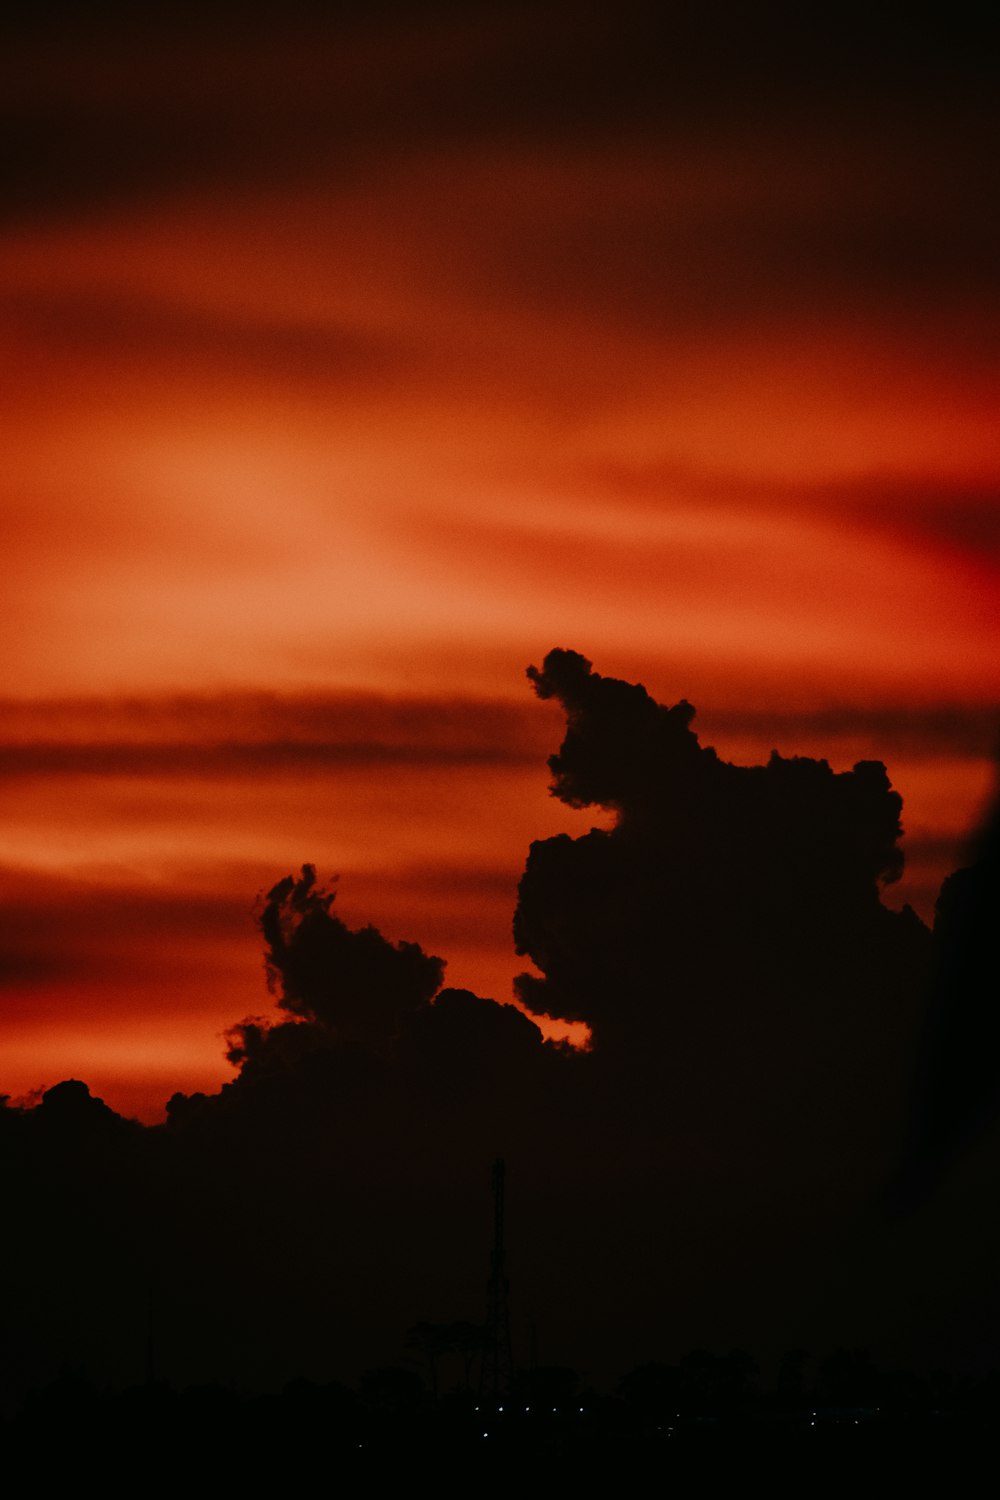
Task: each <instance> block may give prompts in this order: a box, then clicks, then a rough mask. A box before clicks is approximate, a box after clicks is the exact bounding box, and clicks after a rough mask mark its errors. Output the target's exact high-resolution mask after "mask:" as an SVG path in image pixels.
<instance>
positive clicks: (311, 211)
mask: <svg viewBox="0 0 1000 1500" xmlns="http://www.w3.org/2000/svg"><path fill="white" fill-rule="evenodd" d="M806 9H808V8H806ZM891 11H892V8H889V7H885V8H880V14H879V15H878V16H876V17H874V18H873V17H871V16H870V15H865V13H864V12H863V11H862V10H860V9H858V10H856V11H855V10H854V9H852V8H851V7H847V8H842V7H838V8H837V14H836V16H829V17H826V18H817V17H816V16H815V15H812V14H805V13H804V12H803V8H801V7H787V8H785V7H772V6H764V7H756V6H755V7H744V6H738V5H728V6H716V7H697V6H694V7H687V6H680V5H678V6H671V5H665V6H664V5H660V6H655V7H654V6H643V5H631V4H625V5H621V6H616V7H613V8H608V7H603V8H595V9H594V10H588V9H587V8H586V7H583V8H576V7H574V8H573V11H572V19H571V20H570V19H568V17H569V15H570V12H568V11H567V10H566V9H565V8H561V7H557V6H552V5H549V6H546V5H534V6H507V7H504V8H502V9H500V8H498V9H495V10H493V11H488V10H485V9H481V8H476V10H475V13H474V14H473V11H472V8H470V7H463V6H451V7H449V6H445V5H442V6H437V7H425V8H423V9H422V10H421V11H419V12H418V11H416V10H414V8H412V7H409V8H401V7H395V6H367V7H364V8H361V7H357V8H352V7H346V8H341V9H338V11H337V14H336V16H335V17H332V18H331V17H330V16H329V15H327V16H321V15H320V14H319V12H318V11H314V10H313V9H312V8H311V7H308V6H302V5H299V6H296V5H291V6H289V7H283V8H282V10H281V12H280V15H279V14H278V13H277V12H276V11H271V10H268V9H267V8H259V7H258V8H251V9H249V10H247V9H244V10H243V11H241V12H240V13H239V16H238V17H237V14H236V13H235V12H233V13H229V12H228V11H227V10H226V9H225V8H223V9H221V10H218V11H215V12H213V18H212V19H211V20H210V21H206V20H205V19H204V18H199V17H197V15H196V14H195V13H194V12H193V11H191V12H188V11H186V10H184V9H183V8H177V7H169V8H163V9H157V8H156V7H153V8H152V9H150V8H148V7H144V8H143V11H142V15H141V17H140V16H125V15H120V16H115V15H114V14H113V12H108V13H107V14H106V15H104V13H101V15H99V16H97V17H96V19H95V17H94V16H92V15H90V14H88V16H87V17H82V16H74V15H66V16H65V17H60V14H59V12H58V10H55V11H47V12H46V16H45V18H44V19H41V20H38V21H37V22H32V21H31V20H28V21H22V22H21V23H20V25H19V28H18V29H16V30H13V31H11V32H10V34H9V35H8V36H7V37H6V38H5V46H4V48H3V49H2V52H0V73H2V75H3V77H2V90H0V92H2V96H3V98H4V100H5V101H6V102H5V106H4V113H5V119H4V122H3V123H4V134H5V139H7V140H8V141H9V142H14V143H15V144H16V146H17V149H16V150H15V151H14V152H13V153H12V154H11V155H10V158H9V159H8V161H7V163H6V165H5V167H4V172H5V174H6V177H5V181H4V183H3V193H2V196H0V201H2V204H3V223H2V234H0V319H2V323H3V330H4V346H5V351H6V355H5V359H4V361H3V367H2V371H0V380H2V381H3V386H4V390H3V397H4V399H3V404H2V418H0V420H2V422H3V424H4V427H5V429H6V430H5V432H4V439H3V447H4V455H5V462H4V466H3V476H2V481H0V482H2V485H3V498H4V537H5V547H4V555H5V562H6V570H7V578H6V586H5V588H4V590H3V593H2V598H0V611H2V613H3V616H4V621H3V623H4V627H5V639H6V641H7V643H8V647H7V652H6V659H5V673H4V685H3V688H2V694H3V701H2V703H0V767H2V771H3V783H2V788H3V789H2V799H3V819H2V824H0V827H2V834H0V838H2V847H0V901H2V908H3V916H2V919H0V920H2V930H0V1056H2V1066H0V1088H3V1089H4V1090H6V1091H8V1092H10V1093H12V1094H14V1095H15V1096H17V1095H21V1094H24V1093H25V1092H28V1091H30V1090H32V1089H34V1088H37V1087H39V1086H43V1085H49V1084H52V1083H54V1082H56V1081H57V1080H58V1079H59V1078H62V1077H65V1076H74V1075H75V1076H82V1077H84V1078H86V1079H87V1081H88V1082H90V1083H91V1085H92V1086H93V1087H94V1088H95V1090H96V1091H97V1092H100V1093H102V1094H103V1095H104V1097H105V1098H107V1099H108V1101H109V1102H110V1103H112V1104H113V1105H115V1106H116V1107H117V1108H120V1109H124V1110H128V1111H137V1112H139V1113H141V1114H142V1115H143V1116H144V1117H145V1118H156V1117H157V1115H158V1112H159V1110H160V1109H161V1108H162V1104H163V1102H164V1101H165V1099H166V1097H167V1096H168V1095H169V1094H170V1093H171V1092H173V1090H174V1089H176V1088H183V1089H185V1090H190V1089H193V1088H196V1087H202V1088H214V1087H216V1086H217V1085H218V1083H219V1082H220V1081H221V1080H222V1079H223V1078H224V1077H226V1076H227V1073H228V1069H227V1065H226V1064H225V1062H224V1060H223V1058H222V1044H221V1040H220V1037H221V1033H222V1032H223V1031H224V1029H225V1028H226V1026H227V1025H230V1024H232V1023H233V1022H234V1021H237V1020H239V1019H240V1018H241V1017H243V1016H245V1015H247V1014H257V1013H266V1012H267V1011H268V1009H269V1006H270V1000H269V997H268V995H267V993H266V990H265V987H264V982H263V969H262V961H261V952H260V942H259V938H258V935H257V933H256V931H255V927H254V916H253V912H254V903H255V898H256V897H257V895H258V893H259V892H260V891H261V890H263V889H265V888H266V887H267V886H269V885H270V884H271V883H273V881H275V880H276V879H278V878H280V877H281V876H282V875H284V874H286V873H287V872H288V871H289V870H292V869H295V868H297V867H298V866H300V865H301V864H302V863H303V862H304V861H306V860H309V861H312V862H315V863H316V864H317V866H318V868H319V872H320V874H321V876H323V877H329V876H332V875H334V874H339V875H340V877H341V879H340V886H341V896H340V897H339V901H340V908H341V912H342V914H343V915H344V916H345V917H347V918H348V919H349V920H351V921H353V922H366V921H374V922H376V923H377V924H378V925H380V926H381V927H382V928H383V930H384V931H385V932H386V933H387V934H388V935H389V936H391V937H394V938H400V937H406V938H412V939H416V940H418V941H420V942H421V943H422V944H423V945H424V946H425V947H427V948H429V949H430V950H432V951H434V952H438V953H440V954H441V955H442V956H444V957H446V958H447V959H448V960H449V968H448V980H449V982H450V983H452V984H457V985H465V986H469V987H471V988H475V989H477V990H478V991H479V992H480V993H485V994H490V995H493V996H495V997H496V998H498V999H507V998H509V995H510V984H511V979H512V977H513V975H514V974H515V973H516V972H517V971H518V969H519V968H520V967H522V964H520V963H519V961H518V960H517V958H516V955H515V954H514V953H513V949H512V946H511V941H510V917H511V913H512V909H513V904H514V898H515V890H516V884H517V878H518V875H519V873H520V869H521V867H522V865H523V861H524V857H525V854H526V852H527V846H528V843H529V842H530V840H531V839H532V838H536V837H544V836H547V835H549V834H551V833H553V832H556V831H558V830H559V829H560V828H565V829H568V830H570V831H574V830H576V829H585V828H586V827H588V826H589V824H590V821H591V816H590V815H589V814H579V815H575V814H573V813H572V812H571V811H569V810H568V809H566V808H564V807H562V806H560V805H559V804H557V803H555V802H554V801H553V800H552V799H550V798H549V797H548V795H547V791H546V787H547V780H548V776H547V772H546V769H545V765H544V760H545V756H546V754H548V753H550V752H551V751H552V750H554V749H555V748H556V746H557V744H558V741H559V738H560V736H561V727H560V720H559V717H558V714H556V713H555V711H554V710H553V708H552V706H551V705H549V704H540V703H537V702H535V701H534V700H533V699H532V698H531V695H530V692H529V690H528V687H527V684H526V682H525V679H524V669H525V667H526V666H527V665H528V663H529V662H532V661H535V662H537V661H540V659H541V658H542V656H543V655H544V654H545V652H546V651H547V650H548V649H549V648H550V647H551V646H554V645H564V646H568V647H572V648H575V649H577V650H580V651H583V652H584V653H585V654H586V655H588V656H589V657H591V658H592V659H593V661H594V663H595V665H596V667H597V668H598V670H599V671H601V672H603V673H606V674H615V675H619V676H624V677H629V678H632V679H638V680H642V681H643V682H644V683H645V684H646V686H647V687H648V688H649V689H650V691H651V692H653V693H654V694H655V695H656V696H658V697H660V698H661V699H663V700H666V701H671V702H672V701H675V700H676V699H677V698H679V697H682V696H683V697H687V698H689V699H691V701H693V702H694V703H695V704H696V705H697V707H698V710H699V717H698V720H697V725H698V726H700V728H701V732H702V737H703V740H706V739H707V740H708V741H709V742H712V743H714V744H716V745H717V747H718V748H719V750H720V751H721V752H722V753H724V754H726V755H729V756H732V757H735V758H738V759H743V758H756V757H759V756H761V755H765V756H766V754H767V753H768V751H769V750H770V749H771V747H772V746H777V747H778V748H780V749H781V751H782V752H783V753H785V754H791V753H795V752H801V753H807V754H823V755H826V756H827V757H828V758H829V759H830V760H831V762H832V764H834V766H835V767H837V768H841V767H844V766H849V765H851V764H852V763H853V762H854V761H855V760H857V759H859V758H861V757H876V758H880V759H884V760H885V761H886V762H887V764H888V766H889V769H890V774H891V775H892V778H893V782H894V785H895V786H896V787H897V789H898V790H899V791H900V792H901V793H902V795H903V797H904V823H905V827H906V832H907V837H906V845H905V847H906V849H907V853H908V870H907V875H906V876H905V877H904V880H903V882H902V883H901V885H900V886H899V887H897V888H894V889H893V890H892V891H891V892H890V893H888V894H887V899H890V900H892V901H893V902H894V903H899V902H901V901H903V900H910V901H912V902H913V903H914V904H915V905H916V906H917V908H918V910H920V912H921V914H922V915H924V916H925V917H929V916H930V915H931V913H932V910H933V899H934V892H935V890H936V886H937V883H938V882H939V880H940V878H941V876H942V874H943V873H945V872H946V871H947V870H948V869H949V868H951V867H952V865H953V863H954V861H955V859H956V858H957V857H958V849H959V845H960V841H961V838H962V835H963V833H964V832H965V831H966V830H967V829H968V827H969V826H970V824H971V823H972V821H973V820H974V818H975V816H976V812H977V810H978V809H979V808H980V807H981V805H982V803H983V800H984V798H985V797H986V796H987V794H988V792H989V789H990V787H991V784H992V765H991V753H992V751H993V748H994V744H995V741H996V738H997V725H998V721H1000V714H998V713H997V711H996V710H997V703H998V698H1000V692H998V687H997V681H996V672H995V662H996V660H997V646H998V644H1000V616H998V609H997V604H998V600H1000V512H998V509H997V480H998V474H1000V446H998V437H997V431H998V428H997V420H996V413H997V394H998V366H997V353H996V351H997V347H998V345H997V331H998V330H997V279H996V270H995V268H996V264H997V252H998V246H997V224H996V216H995V210H994V209H993V202H994V201H995V191H994V190H993V186H992V182H991V179H992V176H993V173H994V171H995V167H994V163H995V160H996V153H997V145H998V142H997V140H996V134H997V131H996V121H995V108H994V105H993V97H992V89H993V79H992V68H991V67H990V66H988V56H989V50H988V49H987V48H986V47H985V45H984V38H983V36H981V35H980V34H978V33H977V32H976V29H975V23H974V21H973V20H972V19H971V16H969V15H966V14H965V13H964V10H963V8H962V7H958V8H957V9H955V10H950V11H949V12H948V17H947V18H946V19H941V20H939V21H938V22H934V21H932V20H929V21H924V20H921V19H920V18H916V17H914V16H912V15H910V14H909V13H908V12H907V11H905V10H903V9H900V11H899V14H898V16H897V15H895V14H891V13H890V12H891Z"/></svg>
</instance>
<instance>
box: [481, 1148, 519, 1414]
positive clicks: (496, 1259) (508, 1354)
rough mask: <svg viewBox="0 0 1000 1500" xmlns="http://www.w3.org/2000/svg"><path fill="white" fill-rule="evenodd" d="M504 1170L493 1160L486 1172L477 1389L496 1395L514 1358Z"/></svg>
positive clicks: (507, 1382) (507, 1381)
mask: <svg viewBox="0 0 1000 1500" xmlns="http://www.w3.org/2000/svg"><path fill="white" fill-rule="evenodd" d="M505 1178H506V1167H505V1165H504V1161H503V1158H502V1157H499V1156H498V1157H497V1159H496V1161H495V1162H494V1163H493V1166H492V1168H491V1170H490V1181H491V1183H492V1186H493V1251H492V1254H491V1255H490V1280H489V1288H488V1291H487V1301H486V1347H485V1349H484V1351H483V1369H482V1379H481V1382H480V1384H481V1389H482V1391H483V1393H484V1394H486V1393H488V1394H490V1395H493V1396H499V1395H502V1394H504V1393H505V1392H507V1391H509V1390H510V1388H511V1385H512V1384H513V1381H514V1356H513V1351H512V1349H511V1340H510V1283H509V1281H508V1280H507V1266H506V1252H505V1250H504V1189H505Z"/></svg>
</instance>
